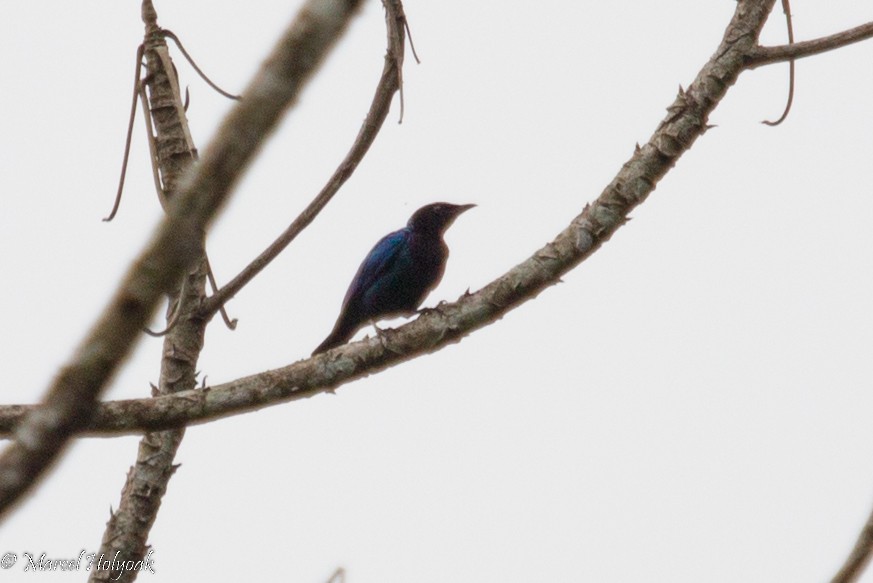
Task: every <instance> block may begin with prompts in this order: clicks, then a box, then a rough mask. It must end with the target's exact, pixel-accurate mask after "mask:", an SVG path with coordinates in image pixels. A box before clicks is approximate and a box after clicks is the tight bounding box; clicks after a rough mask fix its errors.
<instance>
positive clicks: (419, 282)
mask: <svg viewBox="0 0 873 583" xmlns="http://www.w3.org/2000/svg"><path fill="white" fill-rule="evenodd" d="M474 206H476V205H474V204H461V205H456V204H449V203H447V202H437V203H434V204H429V205H427V206H424V207H421V208H420V209H418V210H417V211H415V214H413V215H412V218H410V219H409V222H408V223H406V227H404V228H402V229H400V230H399V231H394V232H393V233H390V234H389V235H386V236H385V237H383V238H382V239H381V240H380V241H379V242H378V243H376V245H375V246H374V247H373V248H372V249H371V250H370V252H369V253H368V254H367V257H366V258H365V259H364V262H363V263H361V266H360V267H359V268H358V272H357V273H356V274H355V277H354V278H352V283H351V285H349V290H348V291H347V292H346V297H345V299H344V300H343V307H342V308H341V309H340V315H339V318H337V321H336V324H335V325H334V327H333V331H332V332H331V333H330V336H328V337H327V338H326V339H325V340H324V342H322V343H321V344H319V346H318V348H316V349H315V352H313V353H312V354H313V355H316V354H319V353H321V352H325V351H326V350H330V349H331V348H334V347H335V346H339V345H340V344H344V343H346V342H348V341H349V339H350V338H351V337H352V336H354V335H355V332H357V331H358V330H360V329H361V327H362V326H364V325H365V324H366V323H367V322H374V323H375V321H376V320H380V319H383V318H393V317H395V316H410V315H412V314H414V313H415V311H416V310H417V309H418V306H420V305H421V302H423V301H424V298H425V297H426V296H427V294H428V293H429V292H430V291H431V290H432V289H433V288H435V287H436V286H437V284H438V283H439V282H440V280H441V279H442V277H443V273H444V272H445V270H446V260H447V259H448V257H449V248H448V247H447V246H446V243H445V241H443V234H444V233H445V232H446V229H448V228H449V227H450V226H451V225H452V223H453V222H455V219H456V218H458V215H460V214H461V213H462V212H464V211H466V210H468V209H471V208H473V207H474Z"/></svg>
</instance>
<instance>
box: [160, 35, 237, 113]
mask: <svg viewBox="0 0 873 583" xmlns="http://www.w3.org/2000/svg"><path fill="white" fill-rule="evenodd" d="M161 31H162V32H163V35H164V36H165V37H168V38H170V39H172V40H173V42H174V43H176V46H177V47H179V50H180V51H181V52H182V55H184V57H185V59H187V61H188V63H190V64H191V66H192V67H193V68H194V70H195V71H196V72H197V74H198V75H200V78H201V79H203V80H204V81H206V84H207V85H209V86H210V87H212V88H213V89H214V90H215V91H216V92H217V93H219V94H221V95H223V96H224V97H227V98H228V99H233V100H235V101H239V100H240V99H242V97H240V96H239V95H234V94H233V93H229V92H227V91H225V90H224V89H222V88H221V87H219V86H218V85H216V84H215V83H213V81H212V79H210V78H209V77H207V76H206V73H204V72H203V71H202V70H201V69H200V67H198V66H197V63H195V62H194V59H193V58H191V55H189V54H188V51H186V50H185V47H183V46H182V41H180V40H179V37H178V36H176V33H174V32H172V31H171V30H168V29H166V28H162V29H161Z"/></svg>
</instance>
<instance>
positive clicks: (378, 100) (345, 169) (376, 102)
mask: <svg viewBox="0 0 873 583" xmlns="http://www.w3.org/2000/svg"><path fill="white" fill-rule="evenodd" d="M382 3H383V5H384V6H385V22H386V25H387V29H388V50H387V53H386V54H385V65H384V67H383V68H382V76H381V77H380V79H379V84H378V85H377V86H376V94H375V95H374V96H373V102H372V104H371V105H370V110H369V111H368V112H367V115H366V117H365V118H364V123H363V124H362V125H361V129H360V130H359V131H358V136H357V138H355V142H354V143H353V144H352V147H351V149H350V150H349V152H348V154H346V157H345V158H344V159H343V161H342V162H340V164H339V166H338V167H337V169H336V170H335V171H334V173H333V175H332V176H331V177H330V180H328V181H327V183H326V184H325V185H324V187H323V188H322V189H321V192H319V193H318V195H317V196H316V197H315V198H314V199H313V200H312V202H310V203H309V205H308V206H307V207H306V208H305V209H304V210H303V212H302V213H300V215H299V216H298V217H297V218H296V219H294V221H293V222H292V223H291V224H290V225H289V226H288V228H287V229H285V231H284V232H283V233H282V234H281V235H279V237H278V238H276V240H275V241H273V242H272V243H271V244H270V246H269V247H267V248H266V249H265V250H264V251H263V252H261V254H260V255H258V257H256V258H255V259H254V260H253V261H252V262H251V263H249V264H248V265H247V266H246V267H245V268H244V269H243V270H242V271H241V272H240V273H239V275H237V276H236V277H234V278H233V279H232V280H231V281H230V282H228V284H227V285H225V286H224V287H223V288H221V289H220V290H218V291H217V292H215V294H213V295H212V296H210V297H209V298H208V299H207V300H206V302H205V303H204V304H203V308H202V310H201V315H202V317H204V318H210V317H212V315H213V314H215V311H216V310H217V309H219V308H220V307H221V306H223V305H224V304H225V303H226V302H227V301H228V300H230V299H231V298H232V297H233V296H234V295H236V294H237V293H238V292H239V291H240V290H241V289H242V288H243V287H244V286H245V285H246V284H248V283H249V282H250V281H251V280H252V279H254V277H255V276H256V275H257V274H258V273H260V272H261V271H262V270H263V269H264V268H265V267H267V265H269V264H270V262H271V261H273V260H274V259H275V258H276V257H278V255H279V254H280V253H281V252H282V251H283V250H284V249H285V248H286V247H288V245H290V244H291V242H292V241H293V240H294V239H295V238H296V237H297V235H299V234H300V233H301V232H302V231H303V229H305V228H306V227H307V226H309V224H310V223H312V221H313V220H315V217H317V216H318V213H320V212H321V210H322V209H323V208H324V207H325V206H327V203H329V202H330V200H331V199H332V198H333V196H334V195H335V194H336V193H337V191H339V189H340V188H341V187H342V185H343V184H345V183H346V181H347V180H348V179H349V178H351V176H352V174H353V173H354V171H355V169H356V168H357V167H358V164H359V163H360V162H361V160H362V159H363V158H364V156H365V155H366V154H367V152H368V151H369V149H370V146H371V145H372V144H373V141H374V140H375V139H376V136H377V135H378V133H379V130H380V129H381V128H382V124H383V123H384V122H385V118H386V117H388V112H389V111H390V108H391V100H392V99H393V97H394V93H396V92H397V91H400V92H401V105H402V97H403V93H402V92H403V77H402V76H403V59H404V54H405V50H404V49H405V46H406V43H405V41H406V35H405V32H406V31H407V25H406V15H405V14H404V13H403V4H402V3H401V2H400V1H399V0H383V2H382ZM401 115H402V113H401Z"/></svg>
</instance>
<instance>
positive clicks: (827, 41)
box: [746, 22, 873, 69]
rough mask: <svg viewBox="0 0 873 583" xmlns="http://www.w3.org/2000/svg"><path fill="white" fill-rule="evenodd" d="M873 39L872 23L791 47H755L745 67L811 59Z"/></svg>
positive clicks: (750, 67) (751, 67) (752, 67)
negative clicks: (814, 56)
mask: <svg viewBox="0 0 873 583" xmlns="http://www.w3.org/2000/svg"><path fill="white" fill-rule="evenodd" d="M868 38H873V22H868V23H866V24H862V25H861V26H856V27H855V28H850V29H849V30H844V31H842V32H838V33H836V34H831V35H828V36H823V37H821V38H817V39H813V40H807V41H801V42H797V43H794V44H793V45H778V46H774V47H762V46H757V47H755V48H754V49H752V50H751V51H749V54H748V56H747V57H746V67H747V68H749V69H754V68H756V67H760V66H762V65H772V64H773V63H782V62H784V61H790V60H792V59H802V58H804V57H811V56H813V55H818V54H821V53H824V52H827V51H832V50H835V49H839V48H842V47H845V46H848V45H850V44H853V43H856V42H860V41H862V40H866V39H868Z"/></svg>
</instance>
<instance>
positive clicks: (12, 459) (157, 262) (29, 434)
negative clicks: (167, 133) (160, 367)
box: [0, 0, 360, 513]
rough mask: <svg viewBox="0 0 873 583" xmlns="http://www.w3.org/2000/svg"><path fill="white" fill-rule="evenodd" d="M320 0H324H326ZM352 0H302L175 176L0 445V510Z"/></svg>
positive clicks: (189, 261) (58, 445) (167, 280)
mask: <svg viewBox="0 0 873 583" xmlns="http://www.w3.org/2000/svg"><path fill="white" fill-rule="evenodd" d="M324 4H328V5H329V6H328V7H324V6H323V5H324ZM359 4H360V0H345V1H342V0H309V1H308V2H307V3H306V4H305V5H304V6H303V8H302V9H301V11H300V12H299V13H298V15H297V18H296V19H295V21H294V22H293V23H292V25H291V26H290V27H289V28H288V30H287V31H286V32H285V34H284V35H283V37H282V39H281V40H280V41H279V44H278V45H277V47H276V48H275V49H274V51H273V54H272V55H271V56H270V57H269V58H268V60H267V61H266V62H265V63H264V64H263V65H262V66H261V69H260V70H259V71H258V73H257V75H256V76H255V78H254V80H253V81H252V82H251V84H250V85H249V87H248V89H247V90H246V92H245V99H244V100H243V101H241V102H240V103H238V104H237V106H236V107H235V108H234V109H233V110H231V112H230V113H229V115H228V116H227V118H226V119H225V120H224V122H223V123H222V125H221V127H220V128H219V130H218V133H217V135H216V136H215V138H214V139H213V141H212V143H211V144H210V145H209V147H208V148H207V149H206V151H205V152H204V155H203V156H202V158H201V159H200V161H199V162H198V163H197V164H196V165H193V166H192V171H191V172H189V173H187V178H186V179H185V180H184V181H183V183H182V184H180V187H179V191H178V195H177V196H176V197H174V200H173V201H172V203H171V205H170V209H169V213H168V214H167V216H166V217H165V219H164V220H163V221H162V222H161V224H160V225H159V226H158V229H157V232H156V233H155V235H154V236H153V238H152V240H151V242H150V243H149V244H148V245H147V246H146V248H145V250H144V251H143V252H142V254H141V255H140V256H139V258H138V259H137V260H136V261H135V262H134V263H133V264H132V266H131V268H130V270H129V271H128V273H127V275H126V276H125V277H124V279H123V280H122V281H121V283H120V285H119V288H118V290H117V291H116V292H115V295H114V297H113V298H112V300H111V301H110V302H109V304H108V305H107V307H106V308H105V310H104V311H103V313H102V314H101V316H100V317H99V319H98V320H97V322H96V323H95V325H94V327H93V328H92V330H91V331H90V332H89V333H88V334H87V335H86V337H85V339H84V340H83V342H82V344H81V345H80V347H79V349H78V350H77V351H76V352H75V353H74V355H73V357H72V358H71V360H70V361H69V363H68V364H67V365H66V366H64V368H63V369H62V370H61V372H60V374H59V375H58V377H57V378H56V379H55V380H54V381H53V382H52V384H51V385H50V386H49V388H48V391H47V392H46V395H45V397H44V398H43V400H42V403H41V404H40V406H38V407H36V408H34V409H32V410H31V411H30V412H29V413H28V414H27V415H26V416H25V418H24V419H23V420H22V422H21V423H20V424H19V425H18V426H17V427H16V429H15V436H14V439H13V441H12V442H11V443H10V444H9V445H8V446H7V447H6V448H5V449H4V451H3V453H2V455H0V513H2V512H6V511H8V510H9V508H10V507H11V506H12V505H13V504H14V503H15V501H17V500H18V499H19V498H20V497H21V495H22V494H23V493H24V492H26V491H27V490H28V489H30V488H31V487H33V486H34V485H35V484H36V483H37V481H38V478H39V477H40V476H41V475H42V474H43V473H44V472H45V470H46V469H47V468H48V467H49V466H50V465H51V463H52V462H53V461H54V460H55V459H56V458H57V456H58V454H59V453H60V452H61V450H62V449H63V447H64V446H65V445H66V443H67V442H68V440H69V438H70V436H71V435H73V434H75V433H77V432H78V431H80V430H81V428H82V427H84V426H86V425H88V423H89V421H90V419H91V416H92V415H93V413H94V410H95V408H96V404H97V398H98V397H99V395H100V393H101V391H102V389H103V388H104V386H105V385H106V383H107V382H108V380H109V379H110V377H111V376H112V374H113V373H114V372H115V370H116V369H117V368H118V366H119V365H120V364H121V362H122V360H123V359H124V357H125V356H126V355H127V353H128V352H129V350H130V348H131V346H132V345H133V343H134V341H135V340H136V339H137V338H139V337H140V330H141V328H142V327H143V326H144V325H145V323H146V322H147V321H148V319H149V317H150V316H151V314H152V312H153V311H154V309H155V307H156V306H157V304H158V302H159V301H160V299H161V298H162V297H163V296H164V294H166V293H169V292H171V291H172V290H173V289H174V287H175V286H176V284H177V282H178V281H179V277H180V276H181V275H182V274H183V273H184V272H185V271H186V270H187V269H189V268H190V267H191V266H192V265H193V264H194V262H195V261H196V260H197V258H198V245H197V244H196V241H197V240H198V239H199V234H200V233H202V232H203V231H204V230H205V229H206V228H207V227H208V225H209V224H210V223H211V221H212V220H213V218H214V217H215V215H216V213H217V212H218V210H219V209H220V208H221V206H222V204H223V203H224V202H225V201H226V199H227V197H228V196H229V194H230V192H231V190H232V189H233V187H234V186H235V184H236V182H237V180H238V179H239V176H240V174H241V173H242V172H243V171H244V170H245V169H246V168H247V167H248V164H249V162H250V161H251V160H252V158H253V157H254V155H255V154H256V153H257V151H258V150H259V148H260V145H261V143H262V140H263V139H264V138H265V137H266V136H267V135H269V134H270V132H271V131H272V129H273V128H274V127H275V125H276V123H277V122H278V120H279V118H280V116H281V114H282V113H284V111H285V109H287V107H288V106H290V105H291V104H292V103H294V102H295V101H296V98H297V96H298V95H299V93H300V90H301V89H302V87H303V86H304V85H305V83H306V81H307V80H308V79H309V77H310V76H311V75H312V73H313V72H314V71H315V69H316V68H317V67H318V65H319V64H320V63H321V62H322V60H323V58H324V56H325V54H326V53H327V51H328V49H329V48H331V47H332V46H333V44H334V42H335V40H336V39H337V38H338V37H339V36H340V34H341V33H342V32H343V31H344V30H345V27H346V25H347V23H348V21H349V20H350V18H351V16H352V15H353V14H355V13H356V11H357V9H358V7H359Z"/></svg>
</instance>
